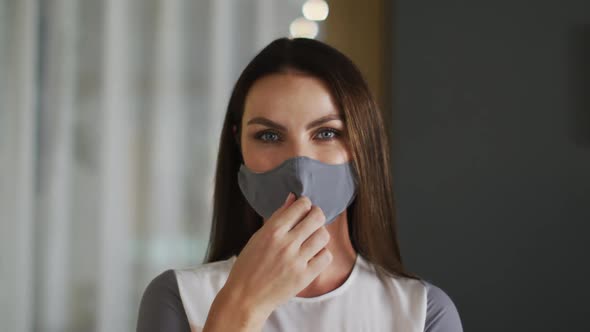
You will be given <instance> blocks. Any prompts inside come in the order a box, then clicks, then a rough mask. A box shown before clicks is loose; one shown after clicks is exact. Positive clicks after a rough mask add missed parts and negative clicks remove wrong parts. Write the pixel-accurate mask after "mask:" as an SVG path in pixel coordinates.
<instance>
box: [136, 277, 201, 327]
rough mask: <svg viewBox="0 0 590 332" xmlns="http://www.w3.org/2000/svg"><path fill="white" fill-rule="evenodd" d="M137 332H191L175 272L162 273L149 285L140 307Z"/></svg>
mask: <svg viewBox="0 0 590 332" xmlns="http://www.w3.org/2000/svg"><path fill="white" fill-rule="evenodd" d="M137 331H142V332H155V331H186V332H188V331H190V327H189V324H188V320H187V317H186V314H185V312H184V308H183V305H182V300H181V299H180V294H179V292H178V284H177V281H176V276H175V273H174V271H173V270H167V271H164V272H162V273H161V274H160V275H158V276H157V277H155V278H154V279H153V280H152V281H151V282H150V283H149V284H148V285H147V287H146V289H145V291H144V292H143V296H142V298H141V303H140V305H139V315H138V320H137Z"/></svg>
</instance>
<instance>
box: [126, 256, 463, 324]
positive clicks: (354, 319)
mask: <svg viewBox="0 0 590 332" xmlns="http://www.w3.org/2000/svg"><path fill="white" fill-rule="evenodd" d="M235 260H236V257H235V256H233V257H231V258H230V259H228V260H224V261H218V262H213V263H208V264H203V265H200V266H197V267H194V268H188V269H177V270H174V271H173V273H172V270H169V271H166V272H165V273H163V274H161V275H160V276H159V277H158V278H156V279H154V281H152V283H151V284H150V285H149V286H148V287H147V289H146V291H145V293H144V296H143V299H142V303H141V306H140V314H139V320H138V325H137V330H138V331H150V332H151V331H185V330H186V329H187V327H188V326H189V325H190V327H192V329H193V331H200V330H201V329H202V327H203V326H204V324H205V321H206V319H207V315H208V313H209V308H210V307H211V304H212V303H213V300H214V299H215V297H216V295H217V293H218V292H219V291H220V290H221V288H222V287H223V286H224V284H225V282H226V280H227V277H228V275H229V272H230V271H231V267H232V265H233V263H234V262H235ZM172 276H174V277H172ZM172 279H175V280H172ZM174 281H176V283H174ZM180 307H181V308H180ZM262 331H263V332H274V331H403V332H422V331H427V332H461V331H462V327H461V321H460V318H459V315H458V313H457V309H456V307H455V305H454V304H453V302H452V301H451V299H450V298H449V297H448V296H447V295H446V294H445V293H444V292H443V291H442V290H441V289H440V288H438V287H436V286H434V285H432V284H430V283H428V282H426V281H423V280H416V279H409V278H401V277H395V278H394V277H389V276H382V275H381V274H380V273H378V272H377V271H376V269H375V267H374V266H373V265H372V264H371V263H370V262H368V261H367V260H365V259H364V258H363V257H362V256H361V255H357V259H356V262H355V264H354V267H353V270H352V272H351V273H350V275H349V277H348V278H347V280H346V281H345V282H344V283H343V284H342V285H341V286H340V287H338V288H337V289H335V290H333V291H331V292H329V293H326V294H323V295H320V296H317V297H312V298H302V297H294V298H291V299H290V300H288V302H286V303H284V304H282V305H280V306H279V307H278V308H276V309H275V310H274V311H273V313H272V314H271V315H270V316H269V318H268V319H267V321H266V322H265V324H264V326H263V330H262Z"/></svg>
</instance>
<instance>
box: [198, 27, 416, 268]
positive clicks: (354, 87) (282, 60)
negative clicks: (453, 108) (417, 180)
mask: <svg viewBox="0 0 590 332" xmlns="http://www.w3.org/2000/svg"><path fill="white" fill-rule="evenodd" d="M289 70H296V71H299V72H303V73H305V74H307V75H311V76H313V77H315V78H318V79H320V80H321V81H323V82H324V83H325V84H326V85H327V87H328V88H329V90H330V92H331V94H332V96H333V98H334V101H335V102H336V106H337V107H338V109H339V110H340V111H341V112H342V114H343V121H344V123H345V126H346V129H347V132H348V139H349V142H348V146H349V147H350V151H351V163H352V166H353V168H354V170H355V172H356V174H357V180H358V187H357V190H358V191H357V196H356V199H355V200H354V202H353V203H352V204H351V205H350V206H349V207H348V209H347V217H348V218H347V219H348V229H349V236H350V239H351V242H352V245H353V247H354V249H355V250H356V252H357V253H358V254H360V255H362V256H363V257H364V258H365V259H366V260H368V261H369V262H371V263H372V264H373V265H374V266H375V267H376V268H377V270H378V271H379V272H381V273H385V274H387V275H390V276H402V277H408V278H414V279H417V278H418V277H417V276H416V275H414V274H412V273H410V272H408V271H406V270H405V268H404V265H403V264H402V258H401V254H400V249H399V244H398V240H397V227H396V218H395V210H394V198H393V191H392V188H391V186H392V178H391V171H390V157H389V148H388V144H387V135H386V131H385V128H384V125H383V118H382V115H381V112H380V111H379V109H378V107H377V104H376V102H375V100H374V98H373V96H372V94H371V92H370V91H369V88H368V85H367V83H366V81H365V79H364V78H363V76H362V74H361V72H360V71H359V70H358V68H357V67H356V66H355V65H354V64H353V63H352V61H351V60H350V59H348V58H347V57H346V56H345V55H344V54H342V53H341V52H339V51H338V50H336V49H334V48H332V47H330V46H328V45H326V44H324V43H322V42H319V41H316V40H312V39H305V38H295V39H288V38H281V39H277V40H275V41H273V42H271V43H270V44H269V45H268V46H266V47H265V48H264V49H263V50H262V51H260V53H258V55H256V56H255V57H254V59H252V61H251V62H250V63H249V64H248V65H247V66H246V68H245V69H244V71H243V72H242V74H241V75H240V77H239V79H238V81H237V82H236V84H235V86H234V88H233V92H232V95H231V97H230V100H229V103H228V107H227V112H226V115H225V120H224V123H223V129H222V131H221V139H220V146H219V154H218V157H217V170H216V174H215V192H214V197H213V199H214V202H213V220H212V225H211V234H210V239H209V247H208V249H207V253H206V257H205V261H204V262H205V263H209V262H215V261H219V260H224V259H228V258H230V257H231V256H233V255H238V254H239V253H240V252H241V250H242V249H243V248H244V246H245V245H246V243H247V242H248V240H249V239H250V237H251V236H252V235H253V234H254V233H255V232H256V231H257V230H258V229H259V228H260V227H262V217H260V216H259V215H258V214H257V213H256V212H255V211H254V210H253V209H252V208H251V207H250V205H249V204H248V202H247V201H246V200H245V198H244V197H243V196H242V193H241V191H240V189H239V187H238V181H237V174H238V170H239V167H240V165H241V163H242V162H243V159H242V155H241V150H240V142H239V137H240V131H241V128H240V127H241V123H242V116H243V114H244V103H245V100H246V96H247V94H248V91H249V90H250V88H251V87H252V85H253V84H254V82H256V80H258V79H260V78H262V77H264V76H266V75H270V74H275V73H282V72H286V71H289ZM233 128H236V129H237V132H234V129H233Z"/></svg>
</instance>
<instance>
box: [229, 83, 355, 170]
mask: <svg viewBox="0 0 590 332" xmlns="http://www.w3.org/2000/svg"><path fill="white" fill-rule="evenodd" d="M345 130H346V129H345V126H344V122H343V120H342V118H341V113H340V112H339V110H338V109H337V108H336V106H335V104H334V102H333V100H332V96H331V94H330V92H329V90H328V88H327V87H326V86H325V85H324V83H323V82H322V81H321V80H319V79H317V78H314V77H313V76H310V75H306V74H301V73H293V72H290V73H277V74H272V75H268V76H265V77H263V78H261V79H259V80H257V81H256V82H255V83H254V85H253V86H252V87H251V88H250V91H249V92H248V95H247V97H246V101H245V106H244V115H243V118H242V130H241V138H240V139H241V144H242V146H241V147H242V155H243V158H244V164H245V165H246V167H248V168H249V169H250V170H252V171H253V172H258V173H259V172H266V171H269V170H271V169H273V168H275V167H277V166H279V165H280V164H281V163H282V162H283V161H285V160H287V159H289V158H293V157H297V156H306V157H309V158H313V159H317V160H319V161H322V162H324V163H327V164H340V163H344V162H347V161H348V160H349V152H348V144H347V143H346V142H347V139H348V138H347V133H346V131H345Z"/></svg>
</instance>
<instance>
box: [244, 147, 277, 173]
mask: <svg viewBox="0 0 590 332" xmlns="http://www.w3.org/2000/svg"><path fill="white" fill-rule="evenodd" d="M243 142H244V143H243V145H242V157H243V158H244V164H245V165H246V167H248V168H249V169H250V170H252V171H253V172H257V173H260V172H266V171H269V170H271V169H273V168H274V167H276V166H278V165H279V164H280V161H279V160H278V159H279V158H280V156H279V155H278V154H277V153H276V151H274V153H273V151H271V149H269V148H265V147H264V146H263V147H261V146H259V145H257V144H252V143H251V142H248V141H243Z"/></svg>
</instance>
